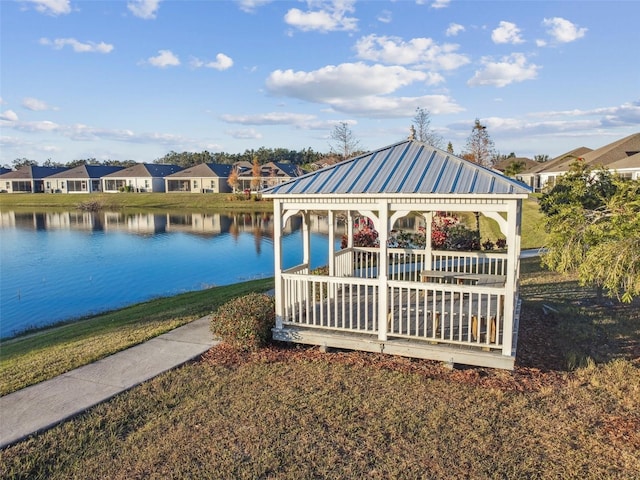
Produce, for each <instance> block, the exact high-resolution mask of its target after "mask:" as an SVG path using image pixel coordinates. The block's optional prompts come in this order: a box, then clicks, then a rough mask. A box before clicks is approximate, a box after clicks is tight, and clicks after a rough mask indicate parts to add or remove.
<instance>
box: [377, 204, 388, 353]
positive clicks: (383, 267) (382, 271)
mask: <svg viewBox="0 0 640 480" xmlns="http://www.w3.org/2000/svg"><path fill="white" fill-rule="evenodd" d="M378 220H379V224H380V225H379V228H378V240H379V241H380V256H379V257H378V302H379V303H378V340H380V341H381V342H386V341H387V330H388V326H387V321H388V315H390V313H389V294H388V290H389V288H388V286H387V276H388V273H387V270H388V267H387V258H388V257H389V254H388V252H387V248H388V247H387V240H388V239H389V204H388V202H387V200H380V202H379V204H378Z"/></svg>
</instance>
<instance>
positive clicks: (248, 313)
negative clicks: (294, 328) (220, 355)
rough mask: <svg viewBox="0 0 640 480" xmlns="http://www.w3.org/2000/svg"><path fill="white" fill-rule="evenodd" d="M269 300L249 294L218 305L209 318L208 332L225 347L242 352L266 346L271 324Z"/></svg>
mask: <svg viewBox="0 0 640 480" xmlns="http://www.w3.org/2000/svg"><path fill="white" fill-rule="evenodd" d="M274 305H275V304H274V300H273V298H272V297H270V296H269V295H266V294H261V293H250V294H248V295H245V296H242V297H238V298H235V299H233V300H230V301H229V302H227V303H225V304H224V305H222V306H221V307H220V308H219V309H218V310H217V311H216V312H215V313H214V314H213V315H212V317H211V331H212V332H213V334H214V335H215V336H217V337H220V338H221V339H222V340H223V341H224V342H225V343H228V344H229V345H231V346H233V347H235V348H237V349H239V350H246V351H255V350H257V349H259V348H260V347H262V346H264V345H266V344H267V343H268V342H269V339H270V338H271V329H272V328H273V326H274V324H275V306H274Z"/></svg>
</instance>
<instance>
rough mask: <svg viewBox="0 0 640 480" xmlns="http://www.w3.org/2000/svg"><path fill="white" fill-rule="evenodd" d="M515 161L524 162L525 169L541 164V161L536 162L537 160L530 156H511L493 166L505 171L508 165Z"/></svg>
mask: <svg viewBox="0 0 640 480" xmlns="http://www.w3.org/2000/svg"><path fill="white" fill-rule="evenodd" d="M514 162H520V163H522V164H523V165H524V169H523V171H524V170H528V169H530V168H534V167H536V166H538V165H540V163H539V162H536V161H535V160H531V159H530V158H527V157H509V158H504V159H502V160H500V161H499V162H498V163H496V164H495V165H494V166H493V168H494V169H495V170H499V171H501V172H504V171H505V170H506V169H507V167H508V166H509V165H511V164H512V163H514Z"/></svg>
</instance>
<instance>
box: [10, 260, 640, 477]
mask: <svg viewBox="0 0 640 480" xmlns="http://www.w3.org/2000/svg"><path fill="white" fill-rule="evenodd" d="M522 283H523V285H522V293H523V297H524V305H523V311H522V318H521V326H520V336H519V347H518V361H517V364H516V365H517V366H516V370H515V371H514V372H504V371H496V370H490V369H482V368H468V369H459V370H448V369H447V368H445V367H444V366H443V365H442V364H440V363H438V362H430V361H422V360H409V359H402V358H397V357H391V356H385V355H381V354H366V353H357V352H332V353H329V354H321V353H319V351H318V350H317V349H311V348H303V347H291V348H287V347H285V346H278V345H276V346H272V347H270V348H267V349H263V350H260V351H259V352H257V353H255V354H237V353H235V352H233V351H230V350H229V349H228V348H225V347H224V345H221V346H218V347H215V348H213V349H212V350H211V351H210V352H209V353H207V354H206V355H205V356H204V357H203V358H202V359H201V360H200V361H198V362H193V363H190V364H187V365H185V366H183V367H181V368H179V369H177V370H174V371H171V372H168V373H166V374H163V375H161V376H159V377H157V378H156V379H154V380H152V381H149V382H146V383H145V384H143V385H141V386H139V387H137V388H135V389H133V390H131V391H129V392H126V393H124V394H122V395H119V396H117V397H116V398H114V399H112V400H111V401H109V402H106V403H104V404H101V405H99V406H97V407H95V408H93V409H91V410H90V411H89V412H87V413H86V414H84V415H81V416H79V417H77V418H76V419H74V420H71V421H68V422H66V423H64V424H62V425H59V426H57V427H55V428H53V429H51V430H49V431H47V432H44V433H42V434H40V435H37V436H35V437H33V438H31V439H28V440H26V441H24V442H21V443H19V444H16V445H14V446H12V447H9V448H7V449H5V450H4V451H3V452H2V458H1V460H0V476H2V478H53V479H56V478H61V479H62V478H64V479H73V478H112V479H125V478H127V479H129V478H239V479H242V478H247V479H248V478H251V479H253V478H279V479H300V478H372V479H378V478H379V479H387V478H436V479H438V478H447V479H458V478H460V479H462V478H465V479H466V478H473V479H485V478H487V479H488V478H549V479H556V478H579V479H584V478H593V479H600V478H607V479H630V478H637V472H638V471H640V457H638V455H637V453H638V451H639V449H640V415H639V414H638V412H639V411H640V358H639V357H640V345H639V338H640V332H639V328H640V318H639V317H638V315H639V313H638V312H639V311H640V309H639V308H638V307H639V305H638V304H634V305H618V304H615V305H614V304H610V303H606V302H605V303H599V302H597V301H596V299H595V293H594V292H593V291H591V290H588V289H583V288H580V287H579V286H578V285H577V283H576V282H575V281H574V280H573V279H571V278H565V277H559V276H558V275H556V274H553V273H550V272H546V271H543V270H541V269H540V268H539V266H538V263H537V261H536V260H535V259H532V260H527V261H525V262H523V279H522ZM544 305H547V306H548V307H552V308H554V309H555V310H557V313H553V312H551V313H549V314H545V313H544V308H543V306H544ZM605 345H606V347H605Z"/></svg>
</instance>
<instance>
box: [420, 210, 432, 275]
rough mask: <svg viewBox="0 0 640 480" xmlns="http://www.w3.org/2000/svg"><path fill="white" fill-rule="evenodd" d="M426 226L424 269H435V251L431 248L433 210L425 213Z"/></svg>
mask: <svg viewBox="0 0 640 480" xmlns="http://www.w3.org/2000/svg"><path fill="white" fill-rule="evenodd" d="M423 216H424V221H425V226H424V235H425V238H424V240H425V241H424V251H425V252H424V253H425V258H424V263H425V264H424V265H423V267H422V268H423V270H433V252H432V250H433V249H432V248H431V235H432V234H433V226H432V223H433V212H425V213H423Z"/></svg>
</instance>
